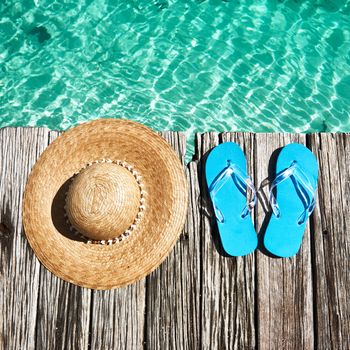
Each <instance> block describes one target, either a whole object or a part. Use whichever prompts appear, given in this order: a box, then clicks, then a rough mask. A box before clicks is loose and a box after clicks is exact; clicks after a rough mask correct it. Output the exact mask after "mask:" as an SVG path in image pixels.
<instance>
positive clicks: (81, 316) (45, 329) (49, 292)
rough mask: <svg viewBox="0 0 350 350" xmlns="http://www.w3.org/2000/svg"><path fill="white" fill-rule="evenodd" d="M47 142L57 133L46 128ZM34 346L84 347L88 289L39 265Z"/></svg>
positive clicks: (87, 326)
mask: <svg viewBox="0 0 350 350" xmlns="http://www.w3.org/2000/svg"><path fill="white" fill-rule="evenodd" d="M46 132H47V133H48V143H51V142H52V141H53V140H54V139H56V137H57V136H58V135H59V133H58V132H56V131H48V130H47V131H46ZM38 292H39V295H38V305H37V307H38V310H37V325H36V348H37V349H62V350H65V349H88V344H89V332H88V330H89V323H90V304H91V290H89V289H86V288H80V287H78V286H75V285H73V284H70V283H68V282H65V281H63V280H61V279H59V278H58V277H56V276H55V275H53V274H52V273H51V272H49V271H48V270H47V269H46V268H45V267H44V266H40V283H39V288H38Z"/></svg>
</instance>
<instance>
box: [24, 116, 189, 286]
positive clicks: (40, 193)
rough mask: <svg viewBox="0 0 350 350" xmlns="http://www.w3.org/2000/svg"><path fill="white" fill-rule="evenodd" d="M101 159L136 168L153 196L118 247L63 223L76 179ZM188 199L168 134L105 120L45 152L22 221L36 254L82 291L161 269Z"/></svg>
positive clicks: (30, 181)
mask: <svg viewBox="0 0 350 350" xmlns="http://www.w3.org/2000/svg"><path fill="white" fill-rule="evenodd" d="M100 159H111V160H121V161H125V162H127V163H128V164H131V165H133V166H134V168H135V169H136V170H137V171H138V172H139V173H140V175H141V176H142V182H143V184H144V190H145V192H146V197H145V210H144V213H143V217H142V220H141V221H140V223H139V224H138V225H137V226H136V228H135V229H134V230H133V232H132V234H131V235H130V236H129V237H127V239H124V240H123V241H121V242H119V243H115V244H112V245H100V244H87V243H86V242H85V241H83V240H81V239H78V238H77V237H75V236H74V235H72V234H71V233H70V231H69V227H67V223H66V220H65V218H64V213H65V211H64V203H65V196H66V192H67V190H68V185H67V184H69V183H70V181H71V180H70V179H71V178H72V176H73V175H74V174H75V173H77V172H79V171H80V170H81V169H83V168H84V167H86V165H87V164H88V163H90V162H93V161H96V160H100ZM187 202H188V192H187V183H186V178H185V174H184V171H183V166H182V164H181V162H180V160H179V158H178V157H177V155H176V154H175V152H174V151H173V149H172V148H171V147H170V146H169V145H168V143H167V142H166V141H165V140H164V139H163V138H162V137H161V136H159V135H158V134H156V133H155V132H153V131H152V130H150V129H149V128H147V127H145V126H143V125H140V124H138V123H135V122H131V121H126V120H120V119H100V120H95V121H92V122H89V123H86V124H82V125H79V126H77V127H75V128H73V129H70V130H69V131H67V132H65V133H63V134H62V135H61V136H60V137H58V138H57V139H56V140H55V141H54V142H53V143H52V144H50V145H49V146H48V148H47V149H46V150H45V151H44V152H43V154H42V155H41V157H40V158H39V160H38V161H37V163H36V164H35V165H34V167H33V169H32V172H31V174H30V176H29V179H28V182H27V186H26V189H25V193H24V204H23V222H24V228H25V233H26V235H27V238H28V241H29V243H30V245H31V247H32V248H33V250H34V252H35V254H36V256H37V257H38V258H39V260H40V261H41V262H42V263H43V264H44V265H45V266H46V267H47V268H48V269H49V270H50V271H51V272H52V273H54V274H55V275H57V276H58V277H60V278H62V279H64V280H66V281H69V282H71V283H74V284H77V285H79V286H83V287H88V288H94V289H111V288H116V287H121V286H124V285H127V284H130V283H133V282H135V281H137V280H139V279H141V278H143V277H145V276H146V275H147V274H149V273H150V272H151V271H153V270H154V269H155V268H156V267H157V266H159V265H160V263H161V262H162V261H163V260H164V259H165V258H166V256H167V255H168V253H169V252H170V250H171V249H172V247H173V246H174V244H175V242H176V240H177V238H178V237H179V234H180V232H181V230H182V228H183V225H184V222H185V218H186V214H187ZM117 225H118V222H116V226H117Z"/></svg>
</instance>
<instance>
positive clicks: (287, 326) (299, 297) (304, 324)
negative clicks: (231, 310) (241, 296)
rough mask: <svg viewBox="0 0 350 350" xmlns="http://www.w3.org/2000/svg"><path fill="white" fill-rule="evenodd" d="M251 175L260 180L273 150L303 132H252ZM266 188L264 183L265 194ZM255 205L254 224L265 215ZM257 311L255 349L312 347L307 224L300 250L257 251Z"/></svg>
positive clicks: (300, 139)
mask: <svg viewBox="0 0 350 350" xmlns="http://www.w3.org/2000/svg"><path fill="white" fill-rule="evenodd" d="M255 139H256V143H255V156H254V159H255V162H254V163H255V179H256V184H260V183H262V181H263V180H264V179H266V177H267V176H268V172H269V173H270V174H269V175H270V176H269V178H270V180H271V179H273V177H274V173H273V172H272V171H271V170H272V169H273V167H274V164H275V162H276V150H277V149H279V148H280V147H282V146H284V145H285V144H288V143H291V142H298V143H303V144H304V143H305V135H289V134H256V135H255ZM267 192H268V188H266V187H265V195H266V196H267V194H268V193H267ZM263 198H266V197H264V196H262V192H261V196H260V201H259V202H258V204H257V208H256V227H257V229H258V230H260V231H261V232H260V235H259V236H262V234H263V229H261V227H262V226H263V227H264V226H265V225H264V224H263V223H264V221H265V220H266V219H267V217H268V215H267V213H266V211H265V210H264V205H263V202H262V199H263ZM257 312H258V314H257V315H258V347H259V349H313V347H314V333H313V303H312V276H311V252H310V231H309V227H308V228H307V231H306V233H305V235H304V240H303V244H302V248H301V250H300V252H299V253H298V254H297V255H296V256H295V257H292V258H288V259H279V258H273V257H270V256H268V255H266V254H265V252H264V249H263V247H262V249H261V250H260V251H258V252H257Z"/></svg>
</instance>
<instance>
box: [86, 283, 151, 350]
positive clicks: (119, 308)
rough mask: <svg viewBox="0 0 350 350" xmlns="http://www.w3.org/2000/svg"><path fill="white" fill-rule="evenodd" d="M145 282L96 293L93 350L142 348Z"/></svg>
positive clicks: (93, 311)
mask: <svg viewBox="0 0 350 350" xmlns="http://www.w3.org/2000/svg"><path fill="white" fill-rule="evenodd" d="M144 311H145V281H144V280H141V281H139V282H136V283H135V284H132V285H129V286H127V287H123V288H118V289H113V290H109V291H101V290H99V291H97V290H96V291H93V296H92V310H91V331H90V332H91V349H96V350H97V349H123V350H124V349H142V348H143V342H144V318H145V315H144Z"/></svg>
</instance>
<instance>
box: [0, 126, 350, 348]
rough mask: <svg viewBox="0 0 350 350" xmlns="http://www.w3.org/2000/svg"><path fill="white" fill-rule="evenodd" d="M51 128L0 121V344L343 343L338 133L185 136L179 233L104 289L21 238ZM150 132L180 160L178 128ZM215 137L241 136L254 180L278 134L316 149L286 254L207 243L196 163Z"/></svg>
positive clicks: (343, 167)
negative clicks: (190, 140)
mask: <svg viewBox="0 0 350 350" xmlns="http://www.w3.org/2000/svg"><path fill="white" fill-rule="evenodd" d="M57 135H58V133H57V132H54V131H48V130H47V129H43V128H35V129H34V128H5V129H0V315H1V316H0V349H5V350H12V349H23V350H27V349H65V350H66V349H132V350H133V349H152V350H153V349H161V350H164V349H189V350H192V349H219V350H222V349H230V350H231V349H256V348H258V349H268V350H270V349H297V350H300V349H346V350H348V349H350V306H349V305H350V301H349V300H350V272H349V271H350V243H349V235H350V232H349V231H350V222H349V220H350V209H349V208H350V205H349V204H350V203H349V201H350V186H349V179H350V176H349V172H350V155H349V154H350V138H349V135H345V134H339V135H335V134H312V135H308V136H305V135H291V134H249V133H246V134H242V133H223V134H218V133H206V134H201V135H197V141H196V149H197V154H196V157H195V160H194V161H192V162H190V163H189V164H188V166H187V167H186V172H187V176H188V181H189V183H190V210H189V213H188V220H187V223H186V227H185V229H184V231H183V234H182V235H181V238H180V239H179V241H178V242H177V244H176V246H175V248H174V250H173V251H172V252H171V254H170V255H169V257H168V258H167V259H166V261H165V262H164V263H163V264H162V265H161V266H160V268H158V269H157V270H156V271H155V272H154V273H152V274H151V275H150V276H148V277H147V278H146V279H144V280H142V281H140V282H138V283H136V284H134V285H131V286H128V287H126V288H122V289H117V290H113V291H94V290H89V289H83V288H79V287H77V286H74V285H72V284H69V283H66V282H64V281H62V280H60V279H58V278H56V277H55V276H53V275H52V274H51V273H49V272H48V271H47V270H46V269H45V268H44V267H43V266H41V265H40V263H39V262H38V260H37V259H36V258H35V256H34V254H33V252H32V250H31V249H30V247H29V246H28V243H27V240H26V238H25V235H24V232H23V227H22V218H21V205H22V194H23V190H24V186H25V183H26V179H27V176H28V174H29V172H30V169H31V167H32V166H33V164H34V162H35V161H36V159H37V158H38V156H39V155H40V153H41V152H42V151H43V150H44V149H45V147H46V146H47V145H48V144H49V143H50V142H51V141H52V140H53V139H55V138H56V137H57ZM162 135H163V136H164V137H165V138H166V139H167V140H168V142H169V143H170V144H171V145H172V146H173V147H174V149H175V150H176V151H177V152H178V154H179V156H180V157H181V159H182V160H184V154H185V137H184V135H183V134H178V133H172V132H164V133H162ZM227 140H233V141H236V142H238V143H239V144H241V145H242V147H243V149H244V150H245V153H246V155H247V159H248V163H249V170H250V174H251V175H252V177H253V179H254V182H255V183H256V184H259V183H261V182H262V181H263V180H264V179H265V178H266V177H267V176H268V174H269V172H270V175H271V168H272V167H273V164H274V159H275V155H276V152H275V151H276V150H277V149H278V148H280V147H282V146H283V145H285V144H287V143H290V142H294V141H296V142H300V143H304V144H306V145H307V146H308V147H310V148H311V149H312V150H313V152H314V153H315V154H316V156H317V157H318V160H319V165H320V181H319V191H318V205H317V207H316V209H315V212H314V214H313V216H312V217H311V220H310V225H309V227H308V229H307V232H306V234H305V237H304V241H303V245H302V249H301V251H300V253H299V254H298V255H297V256H296V257H293V258H289V259H275V258H271V257H269V256H268V255H266V254H265V253H264V251H263V248H262V249H261V250H257V251H256V252H255V253H253V254H251V255H249V256H247V257H243V258H228V257H225V256H222V255H221V254H220V249H219V251H218V249H217V244H216V242H217V234H216V231H215V225H214V221H213V216H212V213H211V209H210V205H208V199H207V193H206V191H205V186H204V177H203V163H204V159H205V155H206V153H207V152H208V151H209V150H210V149H211V148H212V147H214V146H215V145H217V144H218V143H220V142H223V141H227ZM271 155H272V158H271ZM271 159H272V160H271ZM267 191H268V186H265V187H263V188H262V189H261V190H260V196H259V202H258V204H257V207H256V209H255V212H254V220H255V224H256V227H257V230H259V229H260V227H261V226H262V225H263V222H264V218H265V214H266V204H265V203H266V199H265V196H264V193H265V194H266V193H267Z"/></svg>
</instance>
